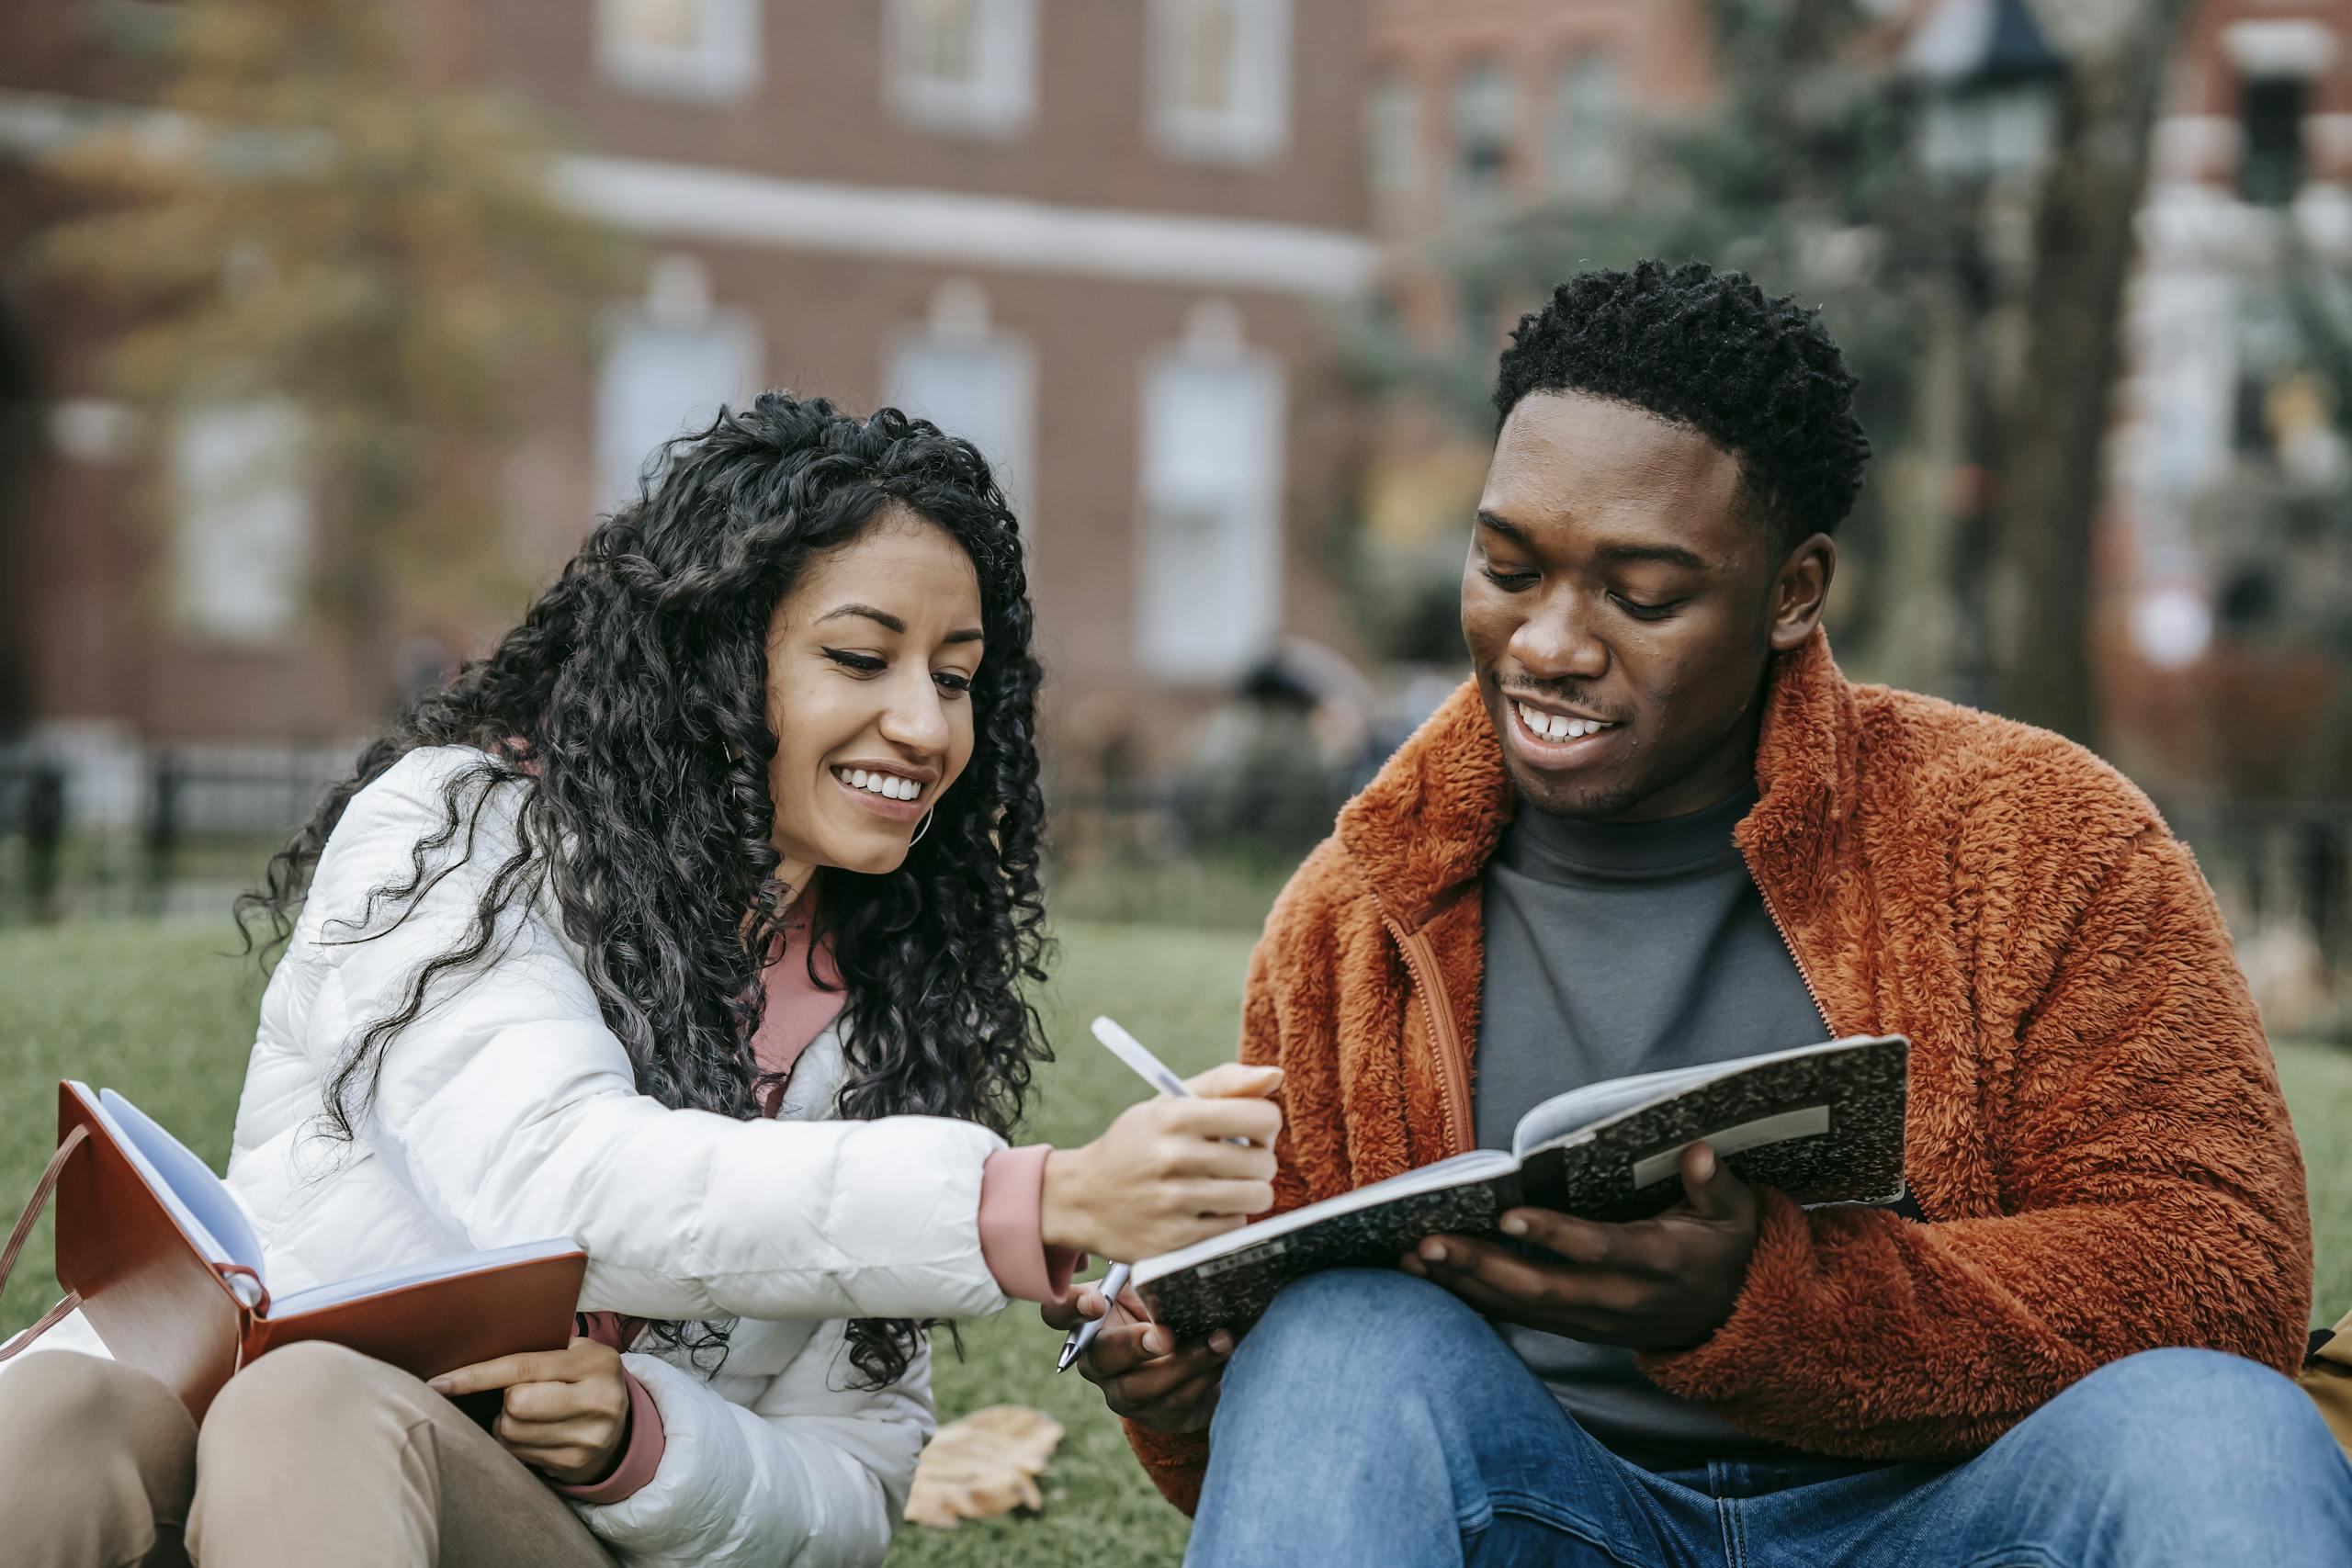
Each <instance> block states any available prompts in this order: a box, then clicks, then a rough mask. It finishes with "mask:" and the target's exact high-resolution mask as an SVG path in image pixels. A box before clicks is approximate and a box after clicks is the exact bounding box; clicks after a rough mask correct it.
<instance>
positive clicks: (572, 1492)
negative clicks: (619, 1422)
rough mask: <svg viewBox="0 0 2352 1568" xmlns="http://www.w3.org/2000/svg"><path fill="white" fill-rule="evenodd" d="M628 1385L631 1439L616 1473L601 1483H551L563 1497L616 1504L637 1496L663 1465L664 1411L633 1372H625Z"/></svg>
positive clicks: (616, 1468) (627, 1442)
mask: <svg viewBox="0 0 2352 1568" xmlns="http://www.w3.org/2000/svg"><path fill="white" fill-rule="evenodd" d="M621 1376H622V1377H623V1378H625V1379H627V1380H628V1438H627V1439H626V1440H624V1441H623V1442H622V1444H621V1457H620V1460H619V1461H618V1462H617V1463H616V1464H615V1465H614V1466H613V1472H612V1473H611V1474H610V1475H607V1476H605V1479H604V1480H602V1481H592V1482H588V1483H584V1484H582V1485H578V1486H566V1485H563V1484H561V1483H550V1484H553V1485H554V1486H555V1489H556V1490H557V1491H558V1492H560V1493H561V1494H562V1495H564V1496H566V1497H570V1498H572V1499H574V1500H575V1501H578V1502H582V1503H617V1502H619V1501H620V1500H621V1499H622V1498H624V1497H629V1496H633V1495H636V1494H637V1493H638V1492H639V1491H640V1490H642V1489H643V1487H644V1486H645V1483H647V1482H649V1481H651V1480H652V1479H653V1472H655V1471H656V1470H658V1469H660V1468H661V1466H662V1448H663V1446H664V1438H663V1436H662V1411H661V1409H660V1407H659V1406H657V1405H656V1404H654V1403H653V1396H652V1395H651V1394H650V1393H646V1392H645V1385H644V1384H643V1383H641V1382H638V1381H637V1374H636V1373H634V1372H623V1373H622V1374H621Z"/></svg>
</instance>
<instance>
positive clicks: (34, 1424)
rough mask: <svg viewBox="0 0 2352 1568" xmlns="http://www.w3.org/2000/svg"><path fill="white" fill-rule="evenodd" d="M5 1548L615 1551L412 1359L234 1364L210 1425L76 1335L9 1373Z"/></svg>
mask: <svg viewBox="0 0 2352 1568" xmlns="http://www.w3.org/2000/svg"><path fill="white" fill-rule="evenodd" d="M0 1543H5V1544H0V1557H5V1558H6V1562H9V1563H10V1564H12V1565H20V1568H130V1565H131V1564H140V1565H142V1568H163V1565H165V1564H180V1563H186V1562H197V1563H204V1564H213V1565H215V1568H230V1565H232V1564H233V1565H235V1568H291V1565H293V1564H297V1563H301V1564H316V1563H327V1562H332V1563H336V1564H341V1565H348V1568H374V1565H377V1564H381V1565H383V1568H392V1565H394V1564H398V1565H399V1568H420V1565H423V1568H430V1565H434V1564H438V1565H439V1568H492V1565H499V1568H506V1565H512V1568H611V1564H612V1559H611V1558H610V1557H609V1556H608V1555H607V1554H606V1553H605V1550H604V1548H603V1547H602V1546H601V1545H599V1544H598V1542H597V1540H596V1538H595V1537H594V1536H593V1535H591V1534H589V1533H588V1530H587V1528H586V1527H585V1526H583V1525H582V1524H581V1522H580V1520H579V1519H578V1518H577V1517H574V1515H573V1514H572V1512H571V1508H570V1507H569V1506H566V1505H565V1503H564V1502H563V1500H562V1499H561V1498H560V1497H559V1496H557V1495H555V1494H554V1493H553V1492H551V1491H549V1490H548V1486H547V1484H546V1483H544V1482H542V1481H541V1480H540V1479H539V1476H538V1472H536V1471H533V1470H531V1469H529V1468H528V1467H526V1465H524V1464H523V1462H522V1461H519V1460H517V1459H516V1458H515V1456H514V1455H512V1454H510V1453H508V1452H507V1451H506V1450H504V1449H503V1448H501V1447H500V1446H499V1445H498V1442H497V1440H496V1439H495V1438H492V1437H491V1436H490V1434H489V1433H487V1432H485V1431H483V1430H482V1429H481V1427H477V1426H475V1425H474V1424H473V1423H472V1422H471V1421H469V1420H468V1419H467V1418H466V1416H464V1415H463V1414H462V1413H461V1412H460V1411H459V1410H458V1408H457V1406H455V1405H453V1404H450V1403H449V1402H448V1401H447V1400H446V1399H444V1398H442V1397H441V1396H440V1395H439V1394H437V1393H434V1392H433V1391H432V1390H431V1389H429V1388H426V1387H425V1386H424V1384H423V1383H422V1382H418V1381H417V1380H416V1379H415V1378H413V1377H411V1376H409V1375H408V1374H407V1373H406V1372H403V1371H399V1370H398V1369H397V1368H393V1367H388V1366H386V1365H385V1364H384V1363H383V1362H381V1361H376V1360H370V1359H368V1358H367V1357H365V1356H362V1355H360V1354H358V1353H357V1352H356V1351H352V1350H345V1349H344V1348H341V1347H339V1346H334V1345H325V1344H315V1343H313V1344H303V1345H289V1346H288V1347H286V1348H284V1349H281V1350H275V1351H272V1352H271V1353H270V1354H268V1355H267V1356H265V1357H263V1358H262V1359H260V1360H258V1361H255V1362H254V1364H253V1365H252V1366H250V1367H247V1368H246V1369H245V1370H244V1371H242V1372H240V1373H238V1374H237V1376H235V1377H234V1378H232V1379H231V1380H230V1382H229V1384H228V1386H227V1387H226V1388H224V1389H222V1390H221V1391H220V1397H219V1398H218V1399H216V1400H214V1401H213V1404H212V1408H211V1409H210V1410H209V1412H208V1413H207V1414H206V1416H205V1420H204V1429H203V1430H202V1431H201V1432H199V1431H198V1430H197V1427H196V1423H195V1422H194V1421H192V1420H190V1419H189V1417H188V1413H187V1406H185V1405H183V1404H180V1402H179V1400H178V1399H177V1398H176V1397H175V1396H174V1395H173V1394H172V1393H171V1392H170V1391H169V1390H168V1389H166V1388H165V1387H164V1385H163V1384H162V1383H160V1382H156V1381H155V1380H154V1379H153V1378H151V1377H149V1376H147V1374H145V1373H144V1372H141V1371H133V1370H132V1369H130V1368H129V1367H125V1366H122V1365H120V1364H119V1363H117V1362H113V1361H107V1360H101V1359H97V1358H96V1357H92V1356H82V1355H76V1354H73V1353H71V1352H67V1351H43V1352H36V1353H32V1354H29V1355H28V1357H27V1358H26V1359H25V1362H24V1364H23V1365H22V1366H19V1367H17V1368H14V1369H11V1370H10V1371H9V1372H8V1374H7V1375H6V1377H0Z"/></svg>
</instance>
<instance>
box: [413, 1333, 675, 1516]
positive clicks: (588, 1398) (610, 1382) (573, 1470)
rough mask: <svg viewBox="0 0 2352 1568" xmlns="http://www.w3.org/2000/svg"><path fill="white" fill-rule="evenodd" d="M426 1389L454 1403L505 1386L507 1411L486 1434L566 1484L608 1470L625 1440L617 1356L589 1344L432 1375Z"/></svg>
mask: <svg viewBox="0 0 2352 1568" xmlns="http://www.w3.org/2000/svg"><path fill="white" fill-rule="evenodd" d="M431 1387H432V1388H433V1389H434V1391H435V1393H444V1394H447V1395H449V1396H451V1397H452V1398H454V1397H456V1396H457V1395H458V1394H461V1393H481V1391H483V1390H484V1389H492V1388H503V1389H504V1390H505V1391H506V1399H505V1408H504V1409H503V1410H502V1411H501V1412H500V1413H499V1416H498V1421H497V1424H496V1425H494V1426H493V1427H491V1435H492V1437H494V1438H497V1439H498V1440H499V1441H500V1442H501V1443H503V1444H504V1445H505V1447H506V1451H507V1452H509V1453H511V1454H513V1455H514V1456H515V1458H516V1459H519V1460H521V1461H523V1462H524V1463H525V1464H527V1465H529V1466H531V1467H532V1468H533V1469H535V1470H539V1471H543V1472H546V1473H547V1474H548V1475H549V1476H551V1477H553V1478H554V1479H555V1480H557V1481H560V1482H562V1483H565V1484H567V1485H573V1486H577V1485H582V1484H584V1483H588V1482H591V1481H594V1480H595V1479H596V1478H597V1477H598V1476H601V1475H605V1474H607V1473H609V1472H611V1470H612V1468H613V1461H614V1460H615V1458H616V1456H617V1455H618V1454H619V1453H620V1449H621V1443H622V1441H623V1439H625V1438H627V1437H628V1380H627V1377H626V1375H625V1374H624V1373H623V1372H622V1371H621V1353H620V1352H619V1351H618V1350H616V1349H613V1348H611V1347H610V1346H606V1345H599V1344H597V1343H596V1341H594V1339H574V1340H573V1341H572V1342H571V1346H570V1347H569V1348H565V1349H561V1350H543V1351H538V1352H536V1353H532V1354H526V1355H519V1356H501V1357H500V1358H499V1359H496V1360H494V1361H480V1362H476V1363H475V1364H474V1365H472V1366H470V1367H459V1368H458V1369H457V1370H456V1371H448V1372H443V1373H442V1374H441V1375H440V1376H439V1377H437V1378H435V1379H434V1380H433V1382H432V1384H431Z"/></svg>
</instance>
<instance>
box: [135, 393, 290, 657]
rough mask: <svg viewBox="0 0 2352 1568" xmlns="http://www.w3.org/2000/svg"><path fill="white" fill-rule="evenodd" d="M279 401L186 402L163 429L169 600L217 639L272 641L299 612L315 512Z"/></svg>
mask: <svg viewBox="0 0 2352 1568" xmlns="http://www.w3.org/2000/svg"><path fill="white" fill-rule="evenodd" d="M300 443H301V425H300V421H299V420H298V419H297V418H296V417H295V415H294V414H292V413H291V412H288V410H286V409H283V408H277V407H273V406H270V405H267V404H254V403H247V404H234V405H227V406H221V407H215V408H204V409H197V410H192V411H190V412H187V414H185V415H183V416H182V417H181V418H180V420H179V421H178V423H177V426H176V428H175V430H174V432H173V441H172V463H171V468H172V487H173V492H174V501H175V525H176V526H175V529H174V535H173V541H172V543H173V551H172V555H173V563H172V564H173V568H174V570H173V574H172V601H173V606H174V609H175V611H176V613H177V619H178V621H179V623H180V625H181V626H185V627H186V628H187V629H188V630H189V631H191V632H194V633H196V634H197V635H198V636H199V637H208V638H211V639H214V640H218V641H221V642H232V643H244V644H266V643H273V642H278V641H282V640H283V639H284V638H286V637H288V636H289V635H291V634H292V633H293V631H294V630H295V627H296V624H297V623H298V622H299V621H300V618H301V614H302V597H303V593H304V591H305V588H306V586H307V581H308V578H309V573H310V559H311V537H312V530H313V528H314V526H315V521H316V520H315V513H314V509H313V507H312V504H311V493H310V490H309V487H308V486H306V485H304V484H303V483H301V482H300V476H299V469H298V464H299V459H300Z"/></svg>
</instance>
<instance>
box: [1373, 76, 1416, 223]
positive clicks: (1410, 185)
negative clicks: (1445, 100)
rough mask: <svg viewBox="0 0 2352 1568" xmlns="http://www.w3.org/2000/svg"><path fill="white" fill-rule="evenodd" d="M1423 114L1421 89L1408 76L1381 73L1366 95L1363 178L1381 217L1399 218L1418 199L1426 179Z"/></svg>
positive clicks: (1412, 78)
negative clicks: (1369, 182) (1368, 186)
mask: <svg viewBox="0 0 2352 1568" xmlns="http://www.w3.org/2000/svg"><path fill="white" fill-rule="evenodd" d="M1423 112H1424V111H1423V107H1422V93H1421V84H1420V82H1419V79H1418V78H1416V77H1415V76H1414V75H1413V74H1412V73H1410V72H1408V71H1405V70H1401V69H1392V70H1389V71H1386V72H1384V73H1381V74H1380V75H1379V76H1378V77H1376V78H1375V79H1374V82H1373V84H1372V90H1371V91H1370V92H1369V93H1368V94H1366V95H1365V97H1364V119H1365V129H1364V152H1365V158H1364V162H1365V165H1366V167H1365V175H1366V176H1367V177H1368V178H1369V179H1370V181H1371V182H1372V195H1373V202H1374V207H1375V208H1376V209H1378V210H1379V211H1380V212H1381V213H1382V214H1383V215H1384V216H1388V217H1394V216H1397V215H1401V214H1402V213H1404V212H1406V211H1408V210H1409V209H1410V208H1411V207H1412V205H1413V203H1414V202H1415V201H1416V200H1418V199H1419V196H1420V192H1421V182H1422V180H1423V179H1424V178H1425V177H1426V176H1425V174H1424V170H1423V165H1424V164H1425V162H1426V159H1425V158H1424V155H1423V151H1422V149H1423V143H1424V141H1426V133H1425V131H1424V129H1423V127H1422V123H1421V116H1422V114H1423Z"/></svg>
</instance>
